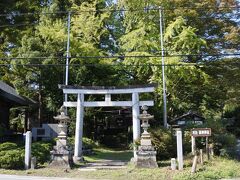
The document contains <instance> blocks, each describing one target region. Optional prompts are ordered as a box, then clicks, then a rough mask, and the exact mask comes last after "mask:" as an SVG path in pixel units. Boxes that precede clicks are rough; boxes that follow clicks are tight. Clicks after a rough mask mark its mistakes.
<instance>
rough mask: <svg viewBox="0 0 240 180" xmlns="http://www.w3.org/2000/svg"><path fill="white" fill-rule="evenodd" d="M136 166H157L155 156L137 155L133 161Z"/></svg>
mask: <svg viewBox="0 0 240 180" xmlns="http://www.w3.org/2000/svg"><path fill="white" fill-rule="evenodd" d="M135 165H136V167H140V168H157V167H158V164H157V161H156V156H145V155H143V156H142V155H138V156H137V159H136V161H135Z"/></svg>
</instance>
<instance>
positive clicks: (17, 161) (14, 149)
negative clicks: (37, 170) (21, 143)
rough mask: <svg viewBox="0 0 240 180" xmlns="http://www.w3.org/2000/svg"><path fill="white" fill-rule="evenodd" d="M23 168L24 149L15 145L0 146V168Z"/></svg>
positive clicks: (9, 143) (8, 143)
mask: <svg viewBox="0 0 240 180" xmlns="http://www.w3.org/2000/svg"><path fill="white" fill-rule="evenodd" d="M23 166H24V149H23V148H22V147H18V145H17V144H16V143H11V142H6V143H3V144H0V168H5V169H20V168H23Z"/></svg>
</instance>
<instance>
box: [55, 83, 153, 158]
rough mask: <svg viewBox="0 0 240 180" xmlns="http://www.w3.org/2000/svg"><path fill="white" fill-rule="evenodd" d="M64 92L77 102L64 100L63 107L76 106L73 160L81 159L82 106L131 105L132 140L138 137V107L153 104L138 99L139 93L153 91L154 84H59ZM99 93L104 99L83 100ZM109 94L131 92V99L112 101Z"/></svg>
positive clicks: (139, 132)
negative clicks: (74, 97) (119, 85)
mask: <svg viewBox="0 0 240 180" xmlns="http://www.w3.org/2000/svg"><path fill="white" fill-rule="evenodd" d="M59 88H60V89H62V90H63V93H64V94H75V95H77V102H64V103H63V105H64V106H65V107H77V112H76V130H75V147H74V157H73V158H74V161H79V160H81V159H82V136H83V117H84V107H114V106H118V107H121V106H124V107H132V120H133V140H134V141H136V140H138V139H139V138H140V135H141V130H140V120H139V118H138V117H139V114H140V111H139V107H140V106H143V105H146V106H153V105H154V102H153V101H152V100H150V101H140V100H139V93H147V92H154V89H155V85H144V86H127V87H105V86H70V85H59ZM85 94H86V95H89V94H93V95H94V94H95V95H97V94H100V95H105V101H84V95H85ZM111 94H132V100H131V101H112V100H111ZM134 158H136V148H134Z"/></svg>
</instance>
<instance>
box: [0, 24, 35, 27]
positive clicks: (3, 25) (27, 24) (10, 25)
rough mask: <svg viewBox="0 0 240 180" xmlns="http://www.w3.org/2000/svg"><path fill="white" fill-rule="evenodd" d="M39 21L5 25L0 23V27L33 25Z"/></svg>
mask: <svg viewBox="0 0 240 180" xmlns="http://www.w3.org/2000/svg"><path fill="white" fill-rule="evenodd" d="M37 24H39V23H20V24H6V25H0V28H2V27H20V26H34V25H37Z"/></svg>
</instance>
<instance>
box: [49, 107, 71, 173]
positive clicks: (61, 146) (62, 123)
mask: <svg viewBox="0 0 240 180" xmlns="http://www.w3.org/2000/svg"><path fill="white" fill-rule="evenodd" d="M64 112H65V110H64V109H62V111H61V114H60V115H58V116H56V117H54V119H56V120H58V121H59V125H58V127H59V129H60V132H59V134H58V140H57V143H56V146H54V147H53V150H52V151H51V152H50V153H51V162H50V165H49V166H50V167H57V168H64V169H68V168H71V166H72V164H73V159H72V156H73V152H72V148H70V147H69V146H68V145H67V123H68V121H69V120H70V118H69V117H68V116H66V115H65V113H64Z"/></svg>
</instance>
